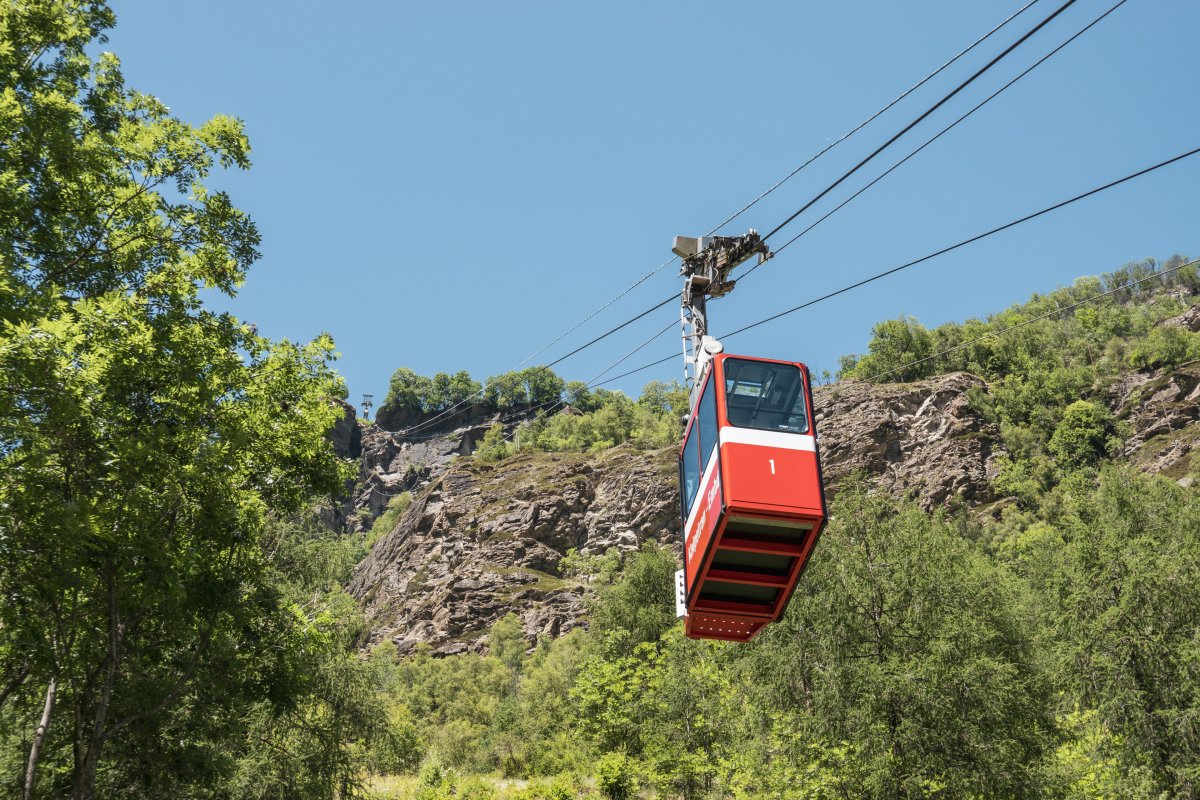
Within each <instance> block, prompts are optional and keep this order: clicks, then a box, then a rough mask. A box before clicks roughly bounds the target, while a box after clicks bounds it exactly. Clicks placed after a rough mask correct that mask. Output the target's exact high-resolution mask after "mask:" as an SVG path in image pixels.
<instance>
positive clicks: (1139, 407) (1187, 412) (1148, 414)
mask: <svg viewBox="0 0 1200 800" xmlns="http://www.w3.org/2000/svg"><path fill="white" fill-rule="evenodd" d="M1194 310H1195V309H1193V311H1194ZM1106 399H1107V400H1108V404H1109V407H1110V408H1112V410H1113V412H1114V414H1115V415H1116V416H1117V418H1118V419H1122V420H1124V421H1125V423H1126V424H1127V425H1128V426H1129V429H1130V436H1129V438H1128V439H1126V441H1125V453H1126V455H1127V456H1128V457H1129V458H1130V459H1131V460H1132V461H1133V463H1134V464H1137V465H1138V466H1140V467H1141V468H1142V469H1144V470H1146V471H1147V472H1153V473H1161V474H1163V475H1166V476H1168V477H1171V478H1175V479H1177V480H1178V479H1186V478H1187V476H1188V473H1189V472H1190V471H1191V470H1192V468H1193V466H1194V464H1195V463H1196V461H1197V460H1200V425H1197V424H1196V423H1197V422H1200V361H1191V362H1188V363H1186V364H1181V365H1180V366H1178V367H1175V368H1174V369H1167V370H1162V369H1159V370H1143V371H1141V372H1135V373H1132V374H1129V375H1125V376H1123V377H1122V378H1121V380H1119V381H1117V382H1116V383H1114V384H1113V385H1112V386H1111V387H1110V388H1109V391H1108V397H1107V398H1106Z"/></svg>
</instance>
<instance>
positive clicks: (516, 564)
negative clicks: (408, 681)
mask: <svg viewBox="0 0 1200 800" xmlns="http://www.w3.org/2000/svg"><path fill="white" fill-rule="evenodd" d="M674 475H675V456H674V449H673V448H668V449H667V450H660V451H655V452H642V451H637V450H634V449H632V448H629V447H619V448H615V449H613V450H610V451H607V452H605V453H601V454H599V455H596V454H583V453H572V454H550V453H538V454H532V455H524V456H519V457H516V458H511V459H507V460H505V461H503V462H501V463H499V464H496V465H491V464H485V463H481V462H477V461H475V460H473V459H472V460H465V459H464V460H461V461H459V462H456V463H454V464H452V465H451V466H450V467H449V469H447V470H446V471H445V472H444V473H443V474H442V475H441V476H440V477H438V478H436V479H434V480H433V481H432V482H431V483H430V485H429V486H428V487H427V488H426V489H425V490H424V491H423V492H422V493H421V494H420V495H419V496H418V497H417V498H416V499H415V501H414V502H413V504H412V506H410V507H409V509H408V510H407V511H406V512H405V514H404V516H403V518H402V519H401V520H400V522H399V523H398V524H397V525H396V527H395V528H394V529H393V530H392V531H391V532H390V533H388V534H387V535H385V536H384V537H383V538H381V539H380V540H379V541H378V542H377V543H376V544H375V546H374V548H373V549H372V551H371V554H370V555H369V556H368V558H367V559H366V560H365V561H363V563H362V564H360V565H359V567H358V569H357V570H356V571H355V574H354V577H353V579H352V581H351V583H350V592H351V593H352V594H353V595H354V596H355V597H357V598H358V599H359V600H360V601H362V603H363V605H364V607H365V609H366V613H367V618H368V620H369V622H370V624H371V628H372V642H377V641H381V640H383V639H391V640H393V641H394V642H395V643H396V644H397V647H398V648H399V650H400V652H402V653H403V652H409V651H411V650H412V648H413V647H415V646H416V644H417V643H419V642H428V643H430V644H432V645H433V646H434V647H435V652H436V653H439V654H443V655H449V654H452V653H457V652H462V651H464V650H467V649H471V650H479V649H481V648H483V647H484V643H485V638H486V634H487V631H488V629H489V628H490V627H491V625H492V623H494V622H495V621H496V620H497V619H499V618H500V617H502V616H504V615H505V614H507V613H508V612H510V611H512V612H515V613H517V614H519V615H520V617H521V621H522V624H523V625H524V628H525V633H526V636H527V637H528V638H529V639H530V640H531V641H536V640H537V639H538V638H540V637H543V636H558V635H560V634H562V633H565V632H566V631H568V630H570V629H571V628H572V627H575V626H576V625H579V624H580V622H581V621H582V619H583V617H584V614H585V612H586V609H585V605H584V595H585V592H586V587H585V585H584V584H583V583H581V582H579V581H577V580H568V579H564V578H563V577H562V576H561V574H560V570H559V562H560V561H561V560H562V558H563V556H564V555H566V553H567V551H568V550H569V549H571V548H575V549H577V550H578V551H579V552H581V553H585V554H589V553H597V554H598V553H603V552H605V551H606V550H607V549H608V548H610V547H617V548H621V549H625V550H628V549H632V548H635V547H637V546H638V545H639V544H640V543H641V542H643V541H645V540H647V539H656V540H660V541H664V542H673V541H675V540H677V539H678V530H679V521H678V511H677V499H676V498H677V495H676V491H675V485H674V484H675V481H674Z"/></svg>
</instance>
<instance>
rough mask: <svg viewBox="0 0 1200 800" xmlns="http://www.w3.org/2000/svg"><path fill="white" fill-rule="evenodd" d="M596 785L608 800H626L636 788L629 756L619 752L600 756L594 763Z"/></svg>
mask: <svg viewBox="0 0 1200 800" xmlns="http://www.w3.org/2000/svg"><path fill="white" fill-rule="evenodd" d="M596 785H597V786H598V787H599V789H600V793H601V794H602V795H604V796H605V797H607V798H608V800H627V798H628V797H630V796H631V795H632V794H633V793H634V791H635V790H636V788H637V782H636V780H635V778H634V769H633V762H632V761H631V760H630V758H629V756H627V755H625V754H624V753H622V752H619V751H618V752H615V753H605V754H604V755H603V756H601V757H600V760H599V761H597V762H596Z"/></svg>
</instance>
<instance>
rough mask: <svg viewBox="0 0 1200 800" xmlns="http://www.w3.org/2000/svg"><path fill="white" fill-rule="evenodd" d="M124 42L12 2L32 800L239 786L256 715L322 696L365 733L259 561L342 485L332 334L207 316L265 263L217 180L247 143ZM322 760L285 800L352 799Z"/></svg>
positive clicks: (7, 91) (4, 558)
mask: <svg viewBox="0 0 1200 800" xmlns="http://www.w3.org/2000/svg"><path fill="white" fill-rule="evenodd" d="M113 22H114V19H113V15H112V12H111V11H110V10H109V9H108V8H107V6H106V5H105V4H103V3H101V2H86V3H68V4H63V3H55V2H49V0H32V2H21V3H13V2H6V3H4V4H3V5H0V74H4V75H5V76H6V77H5V81H4V86H3V89H0V136H2V137H3V141H2V145H0V288H2V291H0V373H2V374H3V375H4V376H5V390H4V391H3V392H2V393H0V593H2V594H3V597H4V601H3V603H0V656H2V661H3V663H2V665H0V666H2V670H3V673H4V676H5V681H6V683H5V686H6V688H5V693H4V695H3V697H0V704H2V705H0V715H3V718H4V720H5V724H4V726H3V730H4V731H5V733H4V735H3V737H0V739H2V746H3V748H4V749H5V751H6V752H7V753H8V755H7V756H6V760H7V761H9V762H23V763H22V766H23V767H24V768H23V769H21V770H20V771H19V774H17V775H13V776H12V778H11V781H10V784H9V787H8V788H10V789H12V790H13V792H14V793H15V792H17V791H18V789H17V787H18V784H20V791H21V792H24V793H26V794H29V793H31V792H32V793H33V794H35V795H44V796H66V795H70V796H72V797H76V798H89V797H93V796H95V795H97V794H104V795H111V794H113V793H116V792H122V793H129V792H133V793H140V794H143V795H145V796H156V795H157V796H162V795H165V794H171V793H180V792H182V793H187V794H191V795H192V796H200V795H201V794H202V793H206V792H212V793H215V792H218V791H219V789H218V788H211V787H212V784H213V783H214V780H213V779H214V777H217V776H220V777H222V778H230V776H231V775H233V774H234V773H236V772H237V771H238V770H239V769H240V767H239V765H238V763H237V760H236V758H235V757H233V756H232V755H231V754H230V752H229V750H228V745H229V743H230V741H231V737H232V740H234V741H236V740H237V739H238V738H239V737H241V736H243V735H244V734H245V732H246V730H247V726H248V725H253V724H255V723H254V722H253V716H254V712H253V711H252V709H251V705H253V703H252V702H251V700H252V699H253V700H254V701H259V700H261V699H264V698H266V699H268V700H269V705H270V707H271V708H272V709H278V708H281V707H282V706H283V705H285V704H287V703H295V702H299V699H300V698H303V697H308V696H310V694H309V693H312V692H317V691H327V692H328V694H329V697H330V700H329V702H330V703H331V704H333V705H332V706H329V708H330V709H331V710H330V711H329V716H328V717H327V719H328V721H329V724H330V725H333V726H345V725H347V724H351V723H352V722H353V719H352V718H351V717H350V716H349V715H348V709H349V708H351V707H352V706H353V703H352V702H351V701H350V700H349V699H347V700H346V701H345V702H343V701H342V700H339V699H337V694H336V692H335V691H334V685H335V684H334V682H332V678H328V677H322V675H323V674H324V673H323V670H325V669H326V668H330V669H335V671H337V668H336V667H334V666H333V661H336V659H335V653H338V652H341V651H342V650H344V649H345V646H346V644H347V639H346V638H345V637H340V638H339V636H340V635H338V634H335V633H334V632H333V631H332V629H330V628H329V626H328V625H327V624H326V622H325V621H324V617H322V614H323V613H325V612H324V611H322V610H321V609H322V607H323V606H322V604H318V605H317V606H313V607H310V609H309V613H305V614H300V615H298V614H297V610H296V609H293V608H290V607H289V604H288V602H287V601H286V600H285V597H284V595H283V594H282V593H281V590H280V588H279V587H278V585H277V583H276V579H277V572H276V568H275V566H274V565H273V563H272V560H271V559H272V555H273V553H272V551H270V550H269V549H267V548H266V547H265V544H264V542H265V537H266V536H267V532H266V531H267V526H268V521H269V520H270V519H271V518H272V517H275V518H283V517H286V516H288V515H289V514H291V513H293V512H296V511H298V510H299V509H300V508H301V506H302V505H303V504H304V503H305V502H306V501H307V499H308V498H309V497H310V496H311V495H313V494H314V493H322V492H329V491H333V490H336V489H337V488H338V487H339V486H340V485H341V483H342V480H343V479H344V470H343V468H342V466H341V465H340V464H339V463H338V461H337V459H336V458H334V456H333V452H332V447H331V444H330V442H329V441H328V439H327V438H326V436H325V434H326V431H327V430H328V429H329V428H330V427H331V425H332V424H333V422H334V421H335V419H336V418H337V417H338V416H339V414H340V411H338V410H337V408H336V407H335V406H334V404H333V403H332V402H331V398H334V397H337V396H340V395H341V394H343V393H344V389H343V387H342V386H341V382H340V380H339V379H338V378H337V377H336V375H334V374H333V372H332V371H331V370H330V367H329V362H330V360H331V359H332V355H333V353H332V348H333V344H332V342H331V341H330V340H329V338H328V337H327V336H322V337H319V338H318V339H317V340H316V341H314V342H312V343H310V344H294V343H289V342H286V341H283V342H272V341H270V340H268V339H266V338H264V337H261V336H259V335H257V333H256V331H255V329H254V328H253V326H249V325H244V324H242V323H241V322H239V321H238V320H236V319H235V318H233V317H232V316H230V315H228V314H217V313H214V312H212V311H210V310H208V309H207V308H206V307H205V305H204V303H203V302H202V301H201V295H200V292H201V290H202V289H209V290H215V291H218V292H222V293H225V294H232V293H233V292H234V290H235V288H236V287H237V286H238V285H240V284H241V282H242V281H243V280H244V278H245V276H246V273H247V270H248V268H249V266H250V265H251V263H252V262H253V261H254V260H255V259H256V258H257V256H258V252H257V247H258V244H259V236H258V232H257V229H256V228H255V226H254V223H253V222H252V221H251V220H250V219H249V218H248V217H247V216H246V215H245V214H244V213H242V212H241V211H239V210H238V209H237V208H236V207H234V205H233V204H232V201H231V199H230V198H229V197H228V195H226V194H225V193H224V192H221V191H219V190H216V189H213V188H211V187H210V186H209V183H208V181H209V180H210V178H212V177H213V176H214V175H215V174H217V171H218V170H220V169H223V168H246V167H248V166H249V152H250V149H249V145H248V142H247V140H246V137H245V135H244V133H243V130H242V125H241V123H240V121H238V120H236V119H234V118H232V117H226V116H218V117H214V118H213V119H212V120H209V121H208V122H206V123H203V124H201V125H198V126H193V125H189V124H187V123H185V122H183V121H181V120H179V119H177V118H175V117H172V116H171V114H170V112H169V110H168V109H167V107H166V106H165V105H164V104H163V103H162V102H161V101H160V100H158V99H157V98H154V97H151V96H149V95H145V94H142V93H139V92H137V91H134V90H132V89H129V88H127V87H126V86H125V84H124V81H123V79H122V76H121V70H120V63H119V61H118V60H117V58H116V57H115V56H113V55H112V54H109V53H100V54H98V55H92V53H93V52H94V48H93V44H94V43H96V42H99V41H102V40H103V32H104V31H105V30H106V29H108V28H109V27H111V25H112V24H113ZM323 602H324V601H322V603H323ZM328 602H329V604H330V605H329V609H330V611H329V613H332V614H336V615H342V614H343V611H338V610H337V609H339V608H341V609H343V610H344V607H345V604H346V603H345V600H344V599H341V600H339V599H337V598H336V597H333V596H330V597H329V598H328ZM318 612H319V613H318ZM313 653H323V654H325V656H327V657H322V658H317V659H316V660H315V661H314V659H313V658H311V657H310V655H311V654H313ZM331 659H332V660H333V661H331ZM322 680H324V681H325V683H324V684H321V683H320V681H322ZM338 685H339V686H340V685H342V684H338ZM248 704H250V705H248ZM334 706H336V709H334ZM273 713H274V712H273V711H272V714H273ZM314 713H315V712H314ZM268 716H270V715H268ZM342 716H345V717H346V718H345V719H341V717H342ZM318 724H321V723H319V722H317V721H316V720H314V725H318ZM342 730H343V731H344V727H343V728H342ZM330 731H331V732H330V733H329V736H328V737H325V736H324V735H322V737H321V738H322V741H324V742H326V743H328V742H330V741H333V740H338V741H337V745H336V748H335V749H337V750H338V752H341V747H342V744H343V742H344V739H339V736H340V734H339V733H337V732H335V731H333V729H330ZM329 737H332V738H329ZM322 746H324V745H322ZM302 761H303V768H304V770H306V773H305V774H306V775H310V777H312V778H313V780H317V781H318V782H319V783H320V784H321V786H322V787H323V788H322V790H321V791H322V792H324V794H321V793H320V792H317V791H316V789H315V788H314V789H313V791H312V792H307V791H303V790H304V787H305V786H309V785H310V784H308V783H305V782H304V781H302V780H300V779H299V777H298V776H297V775H295V774H292V775H291V776H290V777H289V778H288V781H292V780H295V781H296V783H297V787H298V788H297V791H298V794H294V795H292V796H313V795H314V793H315V795H316V796H333V794H334V793H335V792H337V791H341V789H342V788H343V787H342V786H340V785H338V786H333V785H331V782H334V778H333V777H332V776H333V775H335V774H336V775H339V776H342V777H339V778H338V779H337V781H343V779H344V776H345V775H346V774H347V770H346V769H345V768H344V766H339V765H334V766H333V767H331V771H328V772H325V773H323V774H324V777H320V776H318V775H317V774H316V773H315V772H314V773H309V772H307V771H308V770H310V769H311V768H312V767H311V765H312V760H311V759H309V758H304V759H303V760H302ZM274 763H277V764H278V763H281V762H274ZM169 764H174V765H175V766H174V767H173V768H171V767H168V765H169ZM118 787H119V788H118Z"/></svg>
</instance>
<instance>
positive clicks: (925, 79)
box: [397, 0, 1073, 437]
mask: <svg viewBox="0 0 1200 800" xmlns="http://www.w3.org/2000/svg"><path fill="white" fill-rule="evenodd" d="M1072 1H1073V0H1072ZM1037 2H1038V0H1029V2H1027V3H1025V5H1023V6H1021V7H1020V8H1019V9H1017V10H1016V11H1015V12H1013V13H1012V14H1010V15H1009V16H1008V17H1006V18H1005V19H1004V20H1002V21H1001V22H1000V23H999V24H997V25H995V26H994V27H992V28H991V29H990V30H989V31H987V32H986V33H985V34H983V35H982V36H980V37H979V38H977V39H976V40H975V41H973V42H972V43H971V44H969V45H968V46H967V47H965V48H963V49H962V50H960V51H959V52H958V53H956V54H955V55H954V56H952V57H951V58H950V59H949V60H947V61H946V62H944V63H943V64H942V65H941V66H939V67H937V68H936V69H934V70H933V71H932V72H930V73H929V74H927V75H926V76H925V77H923V78H921V79H920V80H919V81H917V82H916V83H914V84H913V85H912V86H910V87H909V88H908V89H905V90H904V91H903V92H901V93H900V94H899V95H897V96H896V97H895V98H894V99H892V100H891V101H889V102H888V103H887V104H886V105H884V106H883V107H882V108H880V109H879V110H878V111H876V112H874V113H873V114H871V115H870V116H868V117H867V118H866V119H864V120H863V121H862V122H860V123H859V124H858V125H856V126H855V127H854V128H852V129H850V130H849V131H847V132H846V133H843V134H842V135H841V136H839V137H837V138H836V139H835V140H833V141H832V142H830V143H829V144H828V145H826V146H825V147H823V148H822V149H821V150H819V151H818V152H817V153H815V154H814V155H812V156H811V157H809V158H808V159H807V160H806V161H804V162H803V163H801V164H800V166H798V167H796V168H795V169H793V170H792V171H791V172H789V173H788V174H787V175H785V176H784V177H783V178H781V179H780V180H779V181H777V182H776V183H775V184H773V185H772V186H771V187H769V188H768V189H766V190H765V191H764V192H762V193H761V194H759V195H758V196H757V197H755V198H754V199H753V200H751V201H750V202H749V203H747V204H746V205H744V206H742V207H741V208H740V209H738V210H737V211H736V212H734V213H733V214H731V215H730V216H729V217H727V218H726V219H724V220H723V221H721V222H720V223H718V224H717V225H716V226H715V227H714V228H712V230H710V231H709V232H708V233H706V234H705V236H711V235H713V234H714V233H716V232H717V231H719V230H720V229H721V228H723V227H725V226H726V225H728V224H729V223H730V222H733V221H734V220H736V219H737V218H738V217H740V216H741V215H742V214H744V213H745V212H746V211H748V210H750V209H751V208H753V207H754V206H755V205H757V204H758V203H759V202H760V201H762V200H763V199H765V198H766V197H767V196H769V195H770V194H772V193H773V192H774V191H775V190H776V189H778V188H779V187H781V186H783V184H785V183H787V182H788V181H789V180H791V179H792V178H793V177H795V176H796V175H797V174H799V173H800V172H801V171H802V170H804V169H805V168H806V167H808V166H809V165H810V164H812V163H813V162H814V161H816V160H817V159H818V158H820V157H821V156H823V155H825V154H826V153H828V152H829V151H830V150H832V149H833V148H835V147H837V146H838V145H839V144H841V143H842V142H844V141H846V140H847V139H849V138H850V137H851V136H853V135H855V134H856V133H858V132H859V131H861V130H862V129H863V128H865V127H866V126H867V125H869V124H870V123H872V122H874V121H875V120H876V119H878V118H879V117H880V116H882V115H883V114H884V113H886V112H887V111H889V110H890V109H891V108H893V107H894V106H895V105H896V104H897V103H899V102H901V101H902V100H904V99H905V98H907V97H908V96H909V95H911V94H912V93H913V92H915V91H916V90H917V89H919V88H921V87H922V86H924V85H925V84H926V83H928V82H929V81H930V80H931V79H933V78H934V77H936V76H937V75H939V74H941V73H942V72H943V71H945V70H946V69H947V68H949V67H950V66H951V65H953V64H954V63H956V62H957V61H958V60H959V59H961V58H962V57H963V56H965V55H967V54H968V53H970V52H971V51H972V50H974V49H975V48H976V47H978V46H979V45H980V44H982V43H983V42H985V41H987V40H988V39H989V38H991V37H992V36H993V35H994V34H995V33H996V32H997V31H999V30H1000V29H1001V28H1003V27H1005V26H1006V25H1008V23H1010V22H1012V21H1013V20H1014V19H1016V18H1017V17H1019V16H1020V15H1021V14H1023V13H1024V12H1025V11H1027V10H1028V9H1029V8H1030V7H1031V6H1033V5H1034V4H1035V3H1037ZM677 259H678V257H673V258H670V259H668V260H666V261H664V262H663V263H661V264H659V265H658V266H657V267H655V268H654V269H652V270H651V271H650V272H647V273H646V274H645V275H643V276H642V277H641V278H639V279H638V280H637V281H635V282H634V283H633V284H632V285H630V286H629V287H628V288H626V289H625V290H624V291H622V292H621V293H620V294H618V295H617V296H616V297H614V298H612V299H611V300H609V301H608V302H607V303H605V304H604V305H602V306H600V307H599V308H597V309H596V310H595V311H593V312H592V313H590V314H588V315H587V316H586V317H584V318H583V319H582V320H580V321H579V322H577V323H576V324H575V325H573V326H572V327H570V328H569V329H567V330H566V331H564V332H563V333H562V334H560V335H559V336H558V337H557V338H555V339H554V340H553V341H551V342H549V343H548V344H546V345H544V346H543V347H542V348H541V349H539V350H538V351H537V352H535V353H532V354H531V355H529V356H526V357H525V359H523V360H522V361H521V362H520V363H519V364H517V366H516V367H515V368H514V369H520V368H521V367H523V366H524V365H525V364H528V363H529V362H530V361H532V360H533V359H534V358H537V357H538V356H539V355H541V354H542V353H544V352H545V351H546V350H549V349H550V348H551V347H553V346H554V345H556V344H558V343H559V342H560V341H562V340H563V339H565V338H566V337H567V336H569V335H570V334H572V333H574V332H575V331H576V330H578V329H579V328H580V327H582V326H583V325H584V324H586V323H587V322H589V321H590V320H592V319H593V318H594V317H596V316H597V315H598V314H600V313H601V312H602V311H604V310H606V309H607V308H609V307H610V306H612V305H613V304H614V303H616V302H617V301H618V300H620V299H622V298H623V297H625V296H626V295H628V294H629V293H630V292H632V291H633V290H634V289H636V288H637V287H638V286H641V285H642V284H643V283H645V282H646V281H647V280H649V279H650V278H651V277H653V276H654V275H656V274H658V273H659V272H660V271H661V270H663V269H664V268H665V267H667V266H668V265H670V264H672V263H673V262H675V261H676V260H677ZM674 299H676V295H674V294H673V295H671V296H670V297H668V298H666V299H665V300H663V301H662V302H660V303H658V304H656V305H655V306H653V307H651V308H649V309H646V310H645V311H643V312H641V313H639V314H638V315H637V316H635V317H633V318H631V319H629V320H627V321H625V322H623V323H621V324H620V325H617V326H616V327H614V328H611V329H610V330H608V331H606V332H605V333H603V334H601V335H600V336H597V337H596V338H594V339H592V340H590V341H588V342H586V343H585V344H583V345H581V346H580V347H577V348H575V349H574V350H572V351H571V352H569V353H567V354H566V355H565V356H562V357H560V358H558V359H557V360H555V361H553V362H551V363H550V364H548V365H546V368H547V369H548V368H550V367H552V366H554V365H556V364H559V363H561V362H562V361H565V360H566V359H568V358H570V357H571V356H573V355H576V354H577V353H580V352H582V351H583V350H585V349H587V348H588V347H591V346H592V345H594V344H596V343H598V342H600V341H602V340H603V339H606V338H607V337H609V336H611V335H612V334H614V333H616V332H617V331H620V330H622V329H623V328H625V327H627V326H628V325H630V324H632V323H634V322H636V321H637V320H639V319H642V318H643V317H645V316H647V315H648V314H651V313H653V312H654V311H657V310H658V309H660V308H662V307H663V306H664V305H666V304H667V303H669V302H671V301H672V300H674ZM484 392H485V389H484V388H483V387H481V388H480V389H479V390H478V391H477V392H475V393H473V394H471V395H470V396H468V397H466V398H463V399H462V400H459V401H458V402H457V403H455V404H453V405H452V406H450V407H449V408H446V409H444V410H442V411H440V412H439V413H438V414H436V415H435V416H433V417H431V418H430V419H428V420H425V421H423V422H421V423H418V424H417V425H414V426H411V427H409V428H406V429H405V430H404V431H400V432H397V435H400V436H405V437H407V436H408V435H409V434H412V433H416V432H417V431H420V430H422V429H424V428H426V427H428V426H430V425H432V424H433V423H435V422H437V421H438V420H441V419H444V418H445V417H446V416H449V415H450V414H452V413H454V412H455V411H457V410H458V409H460V408H462V407H463V405H465V404H466V403H468V402H470V401H471V400H474V399H475V398H477V397H480V396H482V395H483V394H484Z"/></svg>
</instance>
